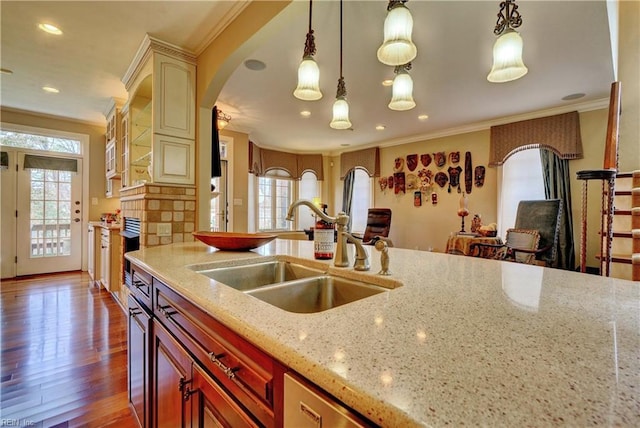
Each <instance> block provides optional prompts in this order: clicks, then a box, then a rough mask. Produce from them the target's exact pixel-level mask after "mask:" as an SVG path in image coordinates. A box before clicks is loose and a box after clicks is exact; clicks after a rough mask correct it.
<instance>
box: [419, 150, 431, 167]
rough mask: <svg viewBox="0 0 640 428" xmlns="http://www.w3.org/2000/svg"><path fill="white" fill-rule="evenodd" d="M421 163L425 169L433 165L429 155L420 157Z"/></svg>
mask: <svg viewBox="0 0 640 428" xmlns="http://www.w3.org/2000/svg"><path fill="white" fill-rule="evenodd" d="M420 162H421V163H422V166H424V167H425V168H426V167H428V166H429V165H431V155H430V154H429V153H425V154H423V155H420Z"/></svg>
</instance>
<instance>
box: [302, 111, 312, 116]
mask: <svg viewBox="0 0 640 428" xmlns="http://www.w3.org/2000/svg"><path fill="white" fill-rule="evenodd" d="M300 116H302V117H309V116H311V112H310V111H309V110H302V111H301V112H300Z"/></svg>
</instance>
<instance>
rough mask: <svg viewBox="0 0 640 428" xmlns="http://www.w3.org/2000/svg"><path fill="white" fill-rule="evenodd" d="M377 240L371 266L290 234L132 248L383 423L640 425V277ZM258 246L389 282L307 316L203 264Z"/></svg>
mask: <svg viewBox="0 0 640 428" xmlns="http://www.w3.org/2000/svg"><path fill="white" fill-rule="evenodd" d="M367 251H368V252H369V254H370V260H371V270H370V271H369V272H356V271H354V270H353V269H352V268H336V267H333V266H332V265H331V261H319V260H313V243H312V242H309V241H293V240H281V239H277V240H275V241H273V242H271V243H270V244H268V245H266V246H264V247H261V248H259V249H256V250H253V251H250V252H243V253H234V252H223V251H217V250H215V249H214V248H211V247H208V246H206V245H204V244H202V243H200V242H192V243H180V244H171V245H166V246H158V247H150V248H144V249H141V250H138V251H134V252H129V253H127V254H126V257H127V258H128V259H130V260H131V261H133V262H135V263H136V264H138V265H140V266H141V267H142V268H144V269H145V270H148V271H149V272H150V273H151V274H152V275H153V276H154V277H156V278H157V279H159V280H160V281H162V282H164V283H166V284H167V285H169V286H170V287H172V288H173V289H174V290H175V291H176V292H178V293H179V294H181V295H183V296H184V297H185V298H187V299H189V300H190V301H192V302H193V303H195V304H196V305H197V306H199V307H200V308H202V309H203V310H205V311H206V312H208V313H210V314H211V315H212V316H214V317H215V318H216V319H217V320H219V321H220V322H221V323H223V324H224V325H226V326H227V327H229V328H230V329H231V330H233V331H234V332H235V333H237V334H238V335H240V336H242V337H244V338H246V339H247V340H248V341H250V342H252V343H253V344H255V345H256V346H257V347H259V348H261V349H262V350H264V351H265V352H267V353H268V354H270V355H271V356H273V357H274V358H275V359H277V360H278V361H280V362H281V363H283V364H284V365H286V366H288V367H290V368H291V369H293V370H294V371H296V372H297V373H299V374H300V375H302V376H304V377H305V378H306V379H308V380H309V381H311V382H312V383H314V384H316V385H318V386H319V387H320V388H322V389H324V390H325V391H327V392H328V393H330V394H331V395H333V396H334V397H336V398H338V399H339V400H341V401H342V402H343V403H344V404H346V405H347V406H349V407H351V408H353V409H354V410H356V411H358V412H359V413H361V414H362V415H364V416H365V417H367V418H368V419H370V420H371V421H372V422H374V423H376V424H379V425H381V426H389V427H400V426H402V427H406V426H442V425H446V424H453V425H461V424H465V425H484V426H522V425H533V426H549V425H566V426H586V425H616V426H639V425H640V284H638V283H634V282H630V281H624V280H617V279H611V278H602V277H599V276H592V275H585V274H579V273H575V272H566V271H561V270H555V269H547V268H541V267H537V266H529V265H520V264H516V263H508V262H499V261H494V260H485V259H476V258H471V257H459V256H452V255H447V254H440V253H432V252H422V251H413V250H405V249H399V248H390V249H389V256H390V261H391V262H390V270H391V272H392V275H391V276H381V275H377V272H378V271H379V270H380V253H378V252H377V251H375V249H374V248H373V247H368V248H367ZM349 254H350V260H351V261H353V246H352V245H349ZM258 258H262V259H265V260H268V259H274V258H276V259H280V260H292V261H297V262H301V263H308V264H310V265H312V266H315V267H323V268H326V269H328V270H329V272H331V273H336V274H338V275H344V276H348V277H351V278H362V277H363V276H364V277H366V278H367V280H369V281H370V282H374V283H376V284H379V285H382V286H385V287H387V288H389V291H388V292H384V293H380V294H377V295H374V296H370V297H367V298H365V299H362V300H359V301H355V302H352V303H349V304H346V305H344V306H339V307H336V308H333V309H330V310H327V311H323V312H318V313H312V314H299V313H291V312H287V311H283V310H281V309H279V308H277V307H275V306H272V305H270V304H268V303H265V302H263V301H261V300H258V299H256V298H254V297H252V296H250V295H247V294H244V293H243V292H241V291H238V290H235V289H232V288H230V287H228V286H226V285H224V284H220V283H217V282H216V281H215V280H212V279H210V278H208V277H206V276H204V275H202V274H199V273H197V272H195V271H194V267H215V266H226V265H229V264H232V265H233V264H243V263H246V262H247V261H248V260H249V259H258Z"/></svg>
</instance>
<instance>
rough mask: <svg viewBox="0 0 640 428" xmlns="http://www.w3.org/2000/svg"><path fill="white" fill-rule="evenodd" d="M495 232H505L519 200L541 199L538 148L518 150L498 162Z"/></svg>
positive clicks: (500, 234) (540, 166) (502, 234)
mask: <svg viewBox="0 0 640 428" xmlns="http://www.w3.org/2000/svg"><path fill="white" fill-rule="evenodd" d="M499 188H500V206H499V212H498V225H499V231H498V236H506V234H507V229H509V228H512V227H513V225H514V224H515V220H516V211H517V209H518V203H519V202H520V201H527V200H538V199H545V195H544V181H543V178H542V164H541V160H540V149H537V148H535V149H527V150H522V151H519V152H517V153H514V154H513V155H511V156H509V158H507V160H506V161H505V162H504V164H503V165H502V176H501V183H500V187H499Z"/></svg>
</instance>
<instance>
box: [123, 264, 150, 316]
mask: <svg viewBox="0 0 640 428" xmlns="http://www.w3.org/2000/svg"><path fill="white" fill-rule="evenodd" d="M151 284H152V277H151V275H150V274H149V273H148V272H146V271H144V270H142V269H140V268H139V267H138V266H136V265H134V264H131V286H130V287H129V288H130V289H131V293H132V294H133V295H134V296H135V297H136V299H138V301H139V302H141V303H143V304H144V305H146V307H147V309H148V310H149V311H151V309H152V308H153V304H152V302H151V296H152V295H153V293H152V292H151Z"/></svg>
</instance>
